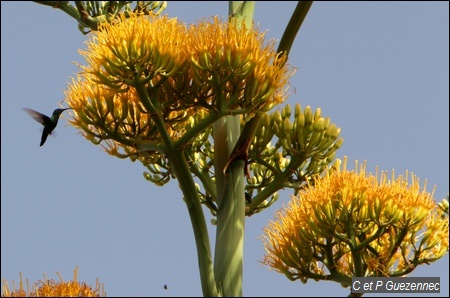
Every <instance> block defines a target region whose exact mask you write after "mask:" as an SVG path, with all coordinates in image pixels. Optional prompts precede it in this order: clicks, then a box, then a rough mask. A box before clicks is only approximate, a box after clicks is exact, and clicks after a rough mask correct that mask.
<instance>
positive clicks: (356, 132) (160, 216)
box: [1, 1, 449, 296]
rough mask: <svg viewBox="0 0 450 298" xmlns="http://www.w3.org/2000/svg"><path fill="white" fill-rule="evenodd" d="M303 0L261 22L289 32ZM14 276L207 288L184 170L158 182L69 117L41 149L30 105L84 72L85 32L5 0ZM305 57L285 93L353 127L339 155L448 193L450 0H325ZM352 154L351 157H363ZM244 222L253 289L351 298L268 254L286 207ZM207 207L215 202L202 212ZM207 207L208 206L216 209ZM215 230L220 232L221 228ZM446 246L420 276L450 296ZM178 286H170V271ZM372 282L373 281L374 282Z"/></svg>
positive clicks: (4, 166) (57, 15)
mask: <svg viewBox="0 0 450 298" xmlns="http://www.w3.org/2000/svg"><path fill="white" fill-rule="evenodd" d="M295 5H296V3H295V2H257V3H256V9H255V21H256V23H258V24H259V25H260V29H261V30H262V31H265V30H268V33H267V38H268V39H271V38H276V39H280V38H281V35H282V32H283V30H284V28H285V26H286V24H287V22H288V20H289V17H290V14H291V13H292V11H293V9H294V7H295ZM227 10H228V3H227V2H191V1H188V2H172V1H169V2H168V8H167V10H166V13H167V14H168V15H169V16H171V17H178V18H179V19H181V20H183V21H185V22H187V23H192V22H195V20H199V19H201V18H203V17H209V16H213V15H219V16H220V17H224V18H225V17H226V15H227ZM1 30H2V32H1V33H2V34H1V87H2V88H1V99H2V100H1V278H2V279H6V280H7V281H9V282H10V281H11V280H13V279H14V280H15V281H16V282H17V281H18V279H19V272H22V273H23V276H24V277H26V278H28V279H29V280H30V281H37V280H39V279H42V278H43V273H46V274H47V276H48V277H49V278H54V279H57V275H56V274H55V271H58V272H60V273H61V274H62V276H63V277H64V278H65V279H66V280H68V279H71V278H72V274H73V270H74V268H75V267H76V266H79V280H81V281H86V282H88V283H91V284H94V283H95V279H96V278H97V277H98V278H99V279H100V281H101V282H102V283H104V284H105V288H106V291H107V294H108V296H125V295H126V296H199V295H202V292H201V286H200V281H199V273H198V266H197V257H196V251H195V243H194V237H193V234H192V228H191V224H190V220H189V217H188V213H187V209H186V207H185V204H184V203H183V201H182V200H181V192H180V190H179V189H178V187H177V183H176V181H173V182H171V183H169V184H168V185H166V186H165V187H157V186H155V185H153V184H150V183H149V182H147V181H146V180H145V179H144V178H143V175H142V173H143V171H144V170H145V168H144V167H143V166H142V165H141V164H140V163H132V162H130V161H129V160H119V159H117V158H113V157H111V156H109V155H107V154H106V153H105V152H103V151H102V150H101V147H100V146H94V145H93V144H91V143H90V142H88V141H86V140H85V139H84V138H83V137H81V136H80V135H79V134H78V131H77V130H76V129H75V128H73V127H72V126H68V125H66V124H67V121H66V120H65V119H61V121H60V124H59V126H58V127H57V128H56V136H54V135H52V136H50V137H49V138H48V140H47V142H46V144H45V145H44V146H43V147H39V141H40V137H41V127H40V125H39V124H38V123H36V122H35V121H34V120H33V119H31V118H30V117H29V116H28V115H27V114H26V113H24V112H23V111H22V109H21V108H22V107H29V108H32V109H35V110H37V111H40V112H42V113H47V114H50V113H51V112H52V111H53V109H55V108H56V107H57V105H58V104H57V103H58V102H59V101H61V100H63V98H64V94H63V91H64V89H65V88H66V86H67V83H68V82H69V81H70V77H74V75H75V73H76V72H77V71H78V70H77V68H76V67H75V65H73V64H72V62H73V61H78V62H84V61H83V59H82V58H81V56H80V55H79V54H78V52H77V51H78V49H79V48H84V42H85V41H86V39H87V37H86V36H83V35H82V34H81V33H80V32H79V31H78V29H77V24H76V22H75V20H73V19H71V18H70V17H69V16H67V15H66V14H64V13H63V12H62V11H59V10H57V9H52V8H49V7H44V6H41V5H39V4H35V3H32V2H3V1H2V2H1ZM289 62H290V63H291V64H292V65H294V66H295V67H297V68H298V71H297V73H296V75H295V76H294V77H293V78H292V79H291V81H290V82H291V85H292V86H291V88H292V90H294V89H295V90H296V93H295V94H292V95H291V96H290V98H289V99H288V101H287V102H288V103H290V104H291V105H293V104H295V103H296V102H300V103H301V105H302V106H306V105H310V106H311V107H313V108H314V109H315V108H317V107H320V108H322V114H323V115H324V116H329V117H331V121H332V122H333V123H336V124H337V126H339V127H341V129H342V137H343V138H344V145H343V147H342V148H341V149H340V150H339V151H338V152H337V156H338V157H342V156H344V155H347V156H348V158H349V160H350V161H353V160H355V159H357V160H359V161H363V160H367V165H368V169H369V170H370V171H374V169H375V167H376V165H379V166H380V169H383V170H391V169H392V168H394V169H395V171H396V173H398V174H400V173H404V171H405V170H409V171H411V172H414V173H415V174H416V175H417V176H419V177H420V178H421V180H422V181H423V180H424V179H427V180H428V188H429V189H431V188H432V187H433V186H434V185H437V190H436V193H435V198H436V200H438V201H441V199H443V198H445V197H446V195H447V193H448V191H449V83H448V82H449V3H448V2H316V3H314V4H313V6H312V8H311V10H310V12H309V14H308V16H307V18H306V21H305V23H304V25H303V27H302V28H301V31H300V33H299V35H298V37H297V40H296V42H295V43H294V46H293V48H292V51H291V55H290V61H289ZM352 165H353V163H352ZM288 201H289V193H288V192H281V194H280V199H279V201H278V202H277V203H276V204H275V205H274V206H272V208H271V209H269V210H266V211H265V212H263V213H260V214H257V215H255V216H253V217H251V218H247V221H246V236H245V256H244V257H245V261H244V288H243V291H244V295H246V296H346V295H347V294H348V289H343V288H342V287H341V286H340V285H338V284H335V283H332V282H320V283H317V282H314V281H308V283H307V284H306V285H303V284H301V283H300V282H298V281H297V282H291V281H289V280H287V278H285V277H284V275H281V274H279V273H276V272H275V271H269V270H268V268H267V267H264V266H262V265H261V264H260V263H259V262H258V260H261V259H262V257H263V253H264V251H263V245H262V243H261V241H260V240H258V237H259V236H260V235H261V233H262V228H263V226H264V225H266V224H267V223H268V221H269V220H272V219H273V214H274V212H275V210H277V209H279V208H281V207H282V206H283V204H286V203H287V202H288ZM205 213H206V214H209V213H208V211H207V210H206V211H205ZM209 219H210V218H209V217H208V218H207V220H208V221H209ZM210 231H211V239H212V240H211V242H212V243H214V233H213V230H212V229H211V230H210ZM448 268H449V257H448V255H446V256H445V257H444V258H443V259H441V260H439V261H437V262H436V263H432V264H431V265H429V266H427V265H424V266H421V267H419V268H418V269H417V270H416V271H415V272H414V274H413V276H438V277H441V287H442V289H441V294H440V296H448V295H449V288H448V276H449V269H448ZM165 284H166V285H167V286H168V290H164V289H163V286H164V285H165ZM366 296H370V295H366Z"/></svg>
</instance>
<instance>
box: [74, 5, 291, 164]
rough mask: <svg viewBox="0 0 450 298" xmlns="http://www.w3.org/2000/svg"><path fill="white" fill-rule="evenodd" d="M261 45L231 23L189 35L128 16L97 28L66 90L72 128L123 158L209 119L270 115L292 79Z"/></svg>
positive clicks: (165, 22) (203, 26) (207, 24)
mask: <svg viewBox="0 0 450 298" xmlns="http://www.w3.org/2000/svg"><path fill="white" fill-rule="evenodd" d="M263 42H264V34H261V33H258V32H257V31H256V29H255V28H253V27H252V28H247V27H246V26H245V24H244V23H241V22H238V21H236V20H231V21H229V22H225V23H224V22H220V21H219V20H218V19H217V18H215V19H213V21H212V22H211V21H208V20H205V21H202V22H199V23H198V24H195V25H191V26H190V27H189V28H188V27H187V26H186V25H185V24H183V23H181V22H179V21H178V20H177V19H175V18H174V19H169V18H167V17H155V16H143V15H139V14H134V13H133V14H131V15H130V16H129V17H125V16H121V17H119V18H117V19H116V20H115V21H113V22H111V23H103V24H102V25H101V26H100V27H99V31H98V32H96V33H95V35H94V36H92V37H91V39H90V40H89V41H88V43H87V49H86V50H85V51H81V54H82V55H83V56H84V57H85V58H86V61H87V65H86V66H81V69H82V72H81V73H80V74H78V77H77V78H76V79H73V80H72V83H71V84H69V86H68V88H67V90H66V101H67V103H68V105H69V107H71V108H73V109H74V113H75V115H74V118H73V119H72V120H71V121H70V122H71V124H72V125H74V126H75V127H78V128H80V129H82V130H83V131H84V132H83V133H84V135H85V137H86V138H88V139H89V140H91V141H93V142H94V143H100V142H102V141H104V143H106V145H107V147H109V149H107V150H109V153H111V154H114V155H118V152H117V150H118V147H122V148H123V149H124V150H125V152H126V154H128V155H125V157H126V156H129V155H131V154H133V153H136V150H135V147H136V145H138V144H140V143H143V142H147V143H148V142H156V143H158V142H160V138H161V137H162V135H164V134H165V133H167V135H168V136H169V137H170V138H171V139H172V140H174V141H176V140H178V139H179V138H180V137H181V136H182V135H183V134H184V133H185V132H186V130H187V129H189V128H190V127H192V122H193V121H194V122H198V121H200V120H202V119H203V118H204V117H206V116H207V115H209V114H216V115H217V118H220V117H222V116H225V115H236V114H243V115H244V114H252V113H254V112H255V111H266V110H269V109H270V108H272V107H273V106H274V105H275V104H278V103H280V102H282V101H283V100H284V99H285V98H286V94H285V93H286V90H287V89H286V87H285V86H286V85H287V81H288V78H289V77H290V76H291V75H292V74H293V72H294V71H293V69H292V68H290V67H289V66H287V65H286V63H285V62H286V56H285V55H282V54H278V53H276V51H275V50H274V44H273V43H269V44H268V45H267V46H264V45H263ZM211 123H212V121H211ZM163 130H165V131H164V132H163Z"/></svg>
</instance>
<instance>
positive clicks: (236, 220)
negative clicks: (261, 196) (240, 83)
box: [214, 116, 245, 296]
mask: <svg viewBox="0 0 450 298" xmlns="http://www.w3.org/2000/svg"><path fill="white" fill-rule="evenodd" d="M239 133H240V119H239V116H225V117H223V118H221V119H220V120H218V121H217V122H216V123H215V124H214V153H215V158H214V160H215V163H214V167H215V174H216V188H217V206H218V211H217V232H216V250H215V255H214V272H215V275H216V278H217V282H218V283H219V284H220V287H221V289H222V295H223V296H242V257H243V253H244V221H245V198H244V190H245V188H244V187H245V185H244V161H243V160H235V161H234V162H232V163H231V164H230V165H229V167H228V169H227V171H226V173H224V172H223V170H224V169H225V165H226V163H227V160H228V158H229V156H230V154H231V152H232V150H233V148H234V145H235V144H236V141H237V139H238V137H239Z"/></svg>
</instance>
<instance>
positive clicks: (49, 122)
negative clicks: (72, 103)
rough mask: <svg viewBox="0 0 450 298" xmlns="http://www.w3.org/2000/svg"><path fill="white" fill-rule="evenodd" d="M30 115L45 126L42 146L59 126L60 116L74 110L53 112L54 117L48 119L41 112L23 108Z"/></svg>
mask: <svg viewBox="0 0 450 298" xmlns="http://www.w3.org/2000/svg"><path fill="white" fill-rule="evenodd" d="M22 109H23V110H24V111H25V112H26V113H27V114H28V115H30V116H31V117H32V118H33V119H34V120H36V121H37V122H39V123H41V124H42V125H44V131H43V132H42V137H41V145H40V146H42V145H44V143H45V140H47V137H48V135H49V134H52V131H53V130H54V129H55V127H56V125H57V124H58V120H59V116H61V113H62V112H64V111H65V110H69V109H70V110H71V109H72V108H65V109H56V110H54V111H53V115H52V117H51V118H50V117H48V116H46V115H44V114H41V113H39V112H36V111H35V110H32V109H28V108H22Z"/></svg>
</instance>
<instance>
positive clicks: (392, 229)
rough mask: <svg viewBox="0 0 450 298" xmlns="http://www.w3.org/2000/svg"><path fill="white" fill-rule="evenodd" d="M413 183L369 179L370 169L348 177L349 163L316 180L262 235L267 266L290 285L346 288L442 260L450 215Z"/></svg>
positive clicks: (383, 176) (414, 179)
mask: <svg viewBox="0 0 450 298" xmlns="http://www.w3.org/2000/svg"><path fill="white" fill-rule="evenodd" d="M357 167H358V166H357ZM357 167H356V168H357ZM408 178H409V177H408V172H407V173H406V175H405V176H402V175H400V176H398V177H397V178H396V177H395V175H394V172H392V175H391V178H390V179H389V177H388V175H387V173H386V172H382V173H380V174H378V171H377V173H376V175H372V174H370V173H369V174H367V173H366V171H365V165H361V166H360V170H359V172H358V171H357V170H355V171H347V170H346V160H344V163H343V169H342V170H341V165H339V166H337V167H336V168H335V170H334V171H330V172H329V173H328V174H327V175H325V176H324V177H319V178H316V179H315V180H314V183H313V184H312V185H309V186H308V187H307V188H306V189H304V190H303V191H301V192H300V193H299V195H298V197H293V198H292V201H291V202H290V203H289V206H288V207H287V208H286V209H284V210H282V211H278V212H277V214H276V221H273V222H270V223H269V225H268V226H267V227H265V229H264V230H265V235H264V236H263V240H264V245H265V249H266V255H265V258H264V259H263V261H262V262H263V263H264V264H266V265H268V266H269V267H271V268H273V269H275V270H277V271H278V272H281V273H284V274H285V275H286V276H287V277H288V278H290V279H291V280H295V279H300V280H301V281H303V282H306V281H307V279H308V278H312V279H315V280H335V281H338V282H341V283H343V278H342V276H346V277H348V278H351V277H354V276H402V275H406V274H408V273H410V272H411V271H413V270H414V269H415V268H416V266H418V265H420V264H423V263H429V262H433V261H435V260H437V259H439V258H441V257H442V256H443V255H444V254H445V253H446V252H448V247H449V243H448V215H447V216H443V213H442V211H441V210H440V208H438V207H437V204H436V203H435V201H434V200H433V193H434V191H433V192H431V193H429V192H427V191H426V185H425V186H424V187H423V189H421V187H420V183H419V182H420V181H419V179H418V178H417V177H416V176H414V175H412V174H411V182H410V183H409V181H408ZM348 278H347V279H344V280H347V281H349V280H350V279H348ZM344 284H345V282H344Z"/></svg>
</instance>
